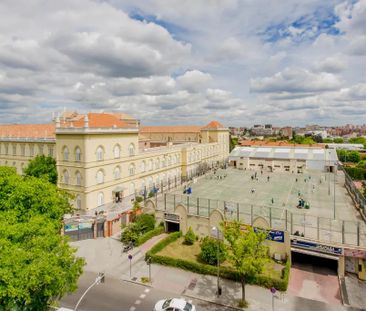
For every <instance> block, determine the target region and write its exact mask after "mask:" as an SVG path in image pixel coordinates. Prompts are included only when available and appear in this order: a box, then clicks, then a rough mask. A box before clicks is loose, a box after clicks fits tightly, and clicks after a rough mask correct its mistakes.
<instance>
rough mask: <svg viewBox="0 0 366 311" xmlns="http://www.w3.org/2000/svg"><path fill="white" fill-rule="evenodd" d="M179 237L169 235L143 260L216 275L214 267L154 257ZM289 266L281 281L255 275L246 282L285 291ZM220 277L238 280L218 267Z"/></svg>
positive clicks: (229, 272)
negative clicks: (148, 259)
mask: <svg viewBox="0 0 366 311" xmlns="http://www.w3.org/2000/svg"><path fill="white" fill-rule="evenodd" d="M181 236H182V233H181V232H174V233H171V234H169V236H168V237H166V238H165V239H164V240H162V241H160V242H159V243H157V244H156V245H155V246H154V247H153V248H152V249H151V250H150V251H148V252H147V253H146V255H145V258H146V259H147V258H149V257H150V258H151V262H153V263H157V264H161V265H165V266H172V267H176V268H180V269H184V270H188V271H191V272H195V273H200V274H209V275H217V267H216V266H211V265H207V264H202V263H198V262H194V261H188V260H182V259H176V258H171V257H167V256H159V255H156V254H157V253H158V252H160V251H161V250H163V249H164V248H165V247H166V246H167V245H168V244H170V243H172V242H174V241H176V240H177V239H179V238H180V237H181ZM290 266H291V265H290V260H287V262H286V265H285V268H283V270H282V278H281V279H274V278H270V277H268V276H265V275H261V274H260V275H256V276H255V277H253V278H250V279H247V280H246V282H247V284H255V285H259V286H263V287H266V288H272V287H274V288H276V289H277V290H279V291H286V290H287V286H288V280H289V274H290ZM220 276H221V277H223V278H225V279H229V280H234V281H239V280H240V276H239V273H238V272H237V271H236V270H234V269H233V268H228V267H220Z"/></svg>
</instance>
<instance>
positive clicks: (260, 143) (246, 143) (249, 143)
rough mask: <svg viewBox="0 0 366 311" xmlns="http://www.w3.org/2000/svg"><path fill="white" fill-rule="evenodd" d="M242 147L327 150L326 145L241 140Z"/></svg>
mask: <svg viewBox="0 0 366 311" xmlns="http://www.w3.org/2000/svg"><path fill="white" fill-rule="evenodd" d="M239 144H240V146H244V147H250V146H273V147H276V146H288V147H314V148H323V149H324V148H325V144H292V143H289V142H288V141H267V140H241V141H239Z"/></svg>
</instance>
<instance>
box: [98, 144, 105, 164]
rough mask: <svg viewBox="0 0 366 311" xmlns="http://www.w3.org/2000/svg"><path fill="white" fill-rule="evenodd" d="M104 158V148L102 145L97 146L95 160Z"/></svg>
mask: <svg viewBox="0 0 366 311" xmlns="http://www.w3.org/2000/svg"><path fill="white" fill-rule="evenodd" d="M103 159H104V150H103V147H101V146H99V147H98V148H97V161H102V160H103Z"/></svg>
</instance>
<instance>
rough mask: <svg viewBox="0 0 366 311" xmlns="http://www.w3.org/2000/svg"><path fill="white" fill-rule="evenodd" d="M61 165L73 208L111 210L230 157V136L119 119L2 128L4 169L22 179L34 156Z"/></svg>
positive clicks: (220, 130)
mask: <svg viewBox="0 0 366 311" xmlns="http://www.w3.org/2000/svg"><path fill="white" fill-rule="evenodd" d="M41 154H44V155H49V156H52V157H54V158H55V159H56V162H57V170H58V176H59V177H58V184H59V186H60V188H63V189H66V190H69V191H70V192H72V193H73V194H75V198H76V199H75V207H76V208H78V209H82V210H94V209H96V208H99V209H100V208H103V207H108V206H109V205H111V204H114V203H116V202H117V203H118V202H120V201H126V200H130V199H131V198H134V196H135V195H137V194H141V193H143V192H145V193H146V192H148V191H150V190H151V189H153V188H158V187H161V186H164V185H166V184H167V183H171V184H174V183H179V182H180V181H181V179H188V178H191V177H192V176H194V175H196V174H198V173H200V172H202V171H204V170H205V169H207V168H209V167H212V166H214V165H218V164H220V163H222V162H223V161H225V160H226V158H227V156H228V155H229V131H228V129H227V128H225V127H224V126H223V125H222V124H220V123H219V122H216V121H213V122H211V123H209V124H208V125H206V126H156V127H154V126H150V127H142V128H140V126H139V122H138V121H137V120H135V119H133V118H131V117H129V116H127V115H125V114H117V113H88V114H85V115H84V114H78V113H64V114H62V115H61V116H60V117H56V118H55V119H54V120H53V123H51V124H32V125H29V124H24V125H0V165H6V166H13V167H15V168H16V169H17V172H18V173H20V174H21V173H22V171H23V169H24V168H25V166H26V165H27V162H28V161H29V160H31V159H32V158H33V157H35V156H37V155H41Z"/></svg>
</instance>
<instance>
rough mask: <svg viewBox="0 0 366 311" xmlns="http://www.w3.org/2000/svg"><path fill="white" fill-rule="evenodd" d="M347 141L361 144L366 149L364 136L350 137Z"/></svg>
mask: <svg viewBox="0 0 366 311" xmlns="http://www.w3.org/2000/svg"><path fill="white" fill-rule="evenodd" d="M348 142H349V143H351V144H362V145H363V147H364V148H365V149H366V138H364V137H354V138H350V139H349V141H348Z"/></svg>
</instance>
